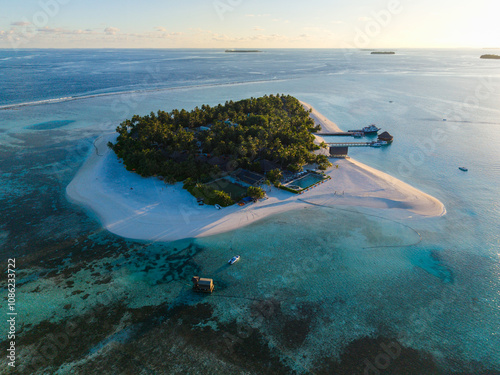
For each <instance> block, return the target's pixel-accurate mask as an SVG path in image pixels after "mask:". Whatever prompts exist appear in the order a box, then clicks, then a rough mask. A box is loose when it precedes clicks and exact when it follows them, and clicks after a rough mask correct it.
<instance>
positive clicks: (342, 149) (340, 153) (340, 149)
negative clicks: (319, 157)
mask: <svg viewBox="0 0 500 375" xmlns="http://www.w3.org/2000/svg"><path fill="white" fill-rule="evenodd" d="M348 152H349V147H346V146H332V147H330V157H332V158H344V159H345V158H347V154H348Z"/></svg>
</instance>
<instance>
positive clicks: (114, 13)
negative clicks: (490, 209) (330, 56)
mask: <svg viewBox="0 0 500 375" xmlns="http://www.w3.org/2000/svg"><path fill="white" fill-rule="evenodd" d="M494 4H495V3H494V2H493V0H475V1H470V0H467V1H465V0H419V1H414V0H350V1H347V0H342V1H340V0H309V1H308V2H305V1H295V0H289V1H285V0H267V1H264V0H183V1H170V0H143V1H138V0H135V1H132V0H22V1H15V0H2V5H1V13H0V48H462V47H472V48H484V47H500V41H499V36H500V22H498V20H497V18H498V17H497V12H496V11H495V10H494V8H493V5H494Z"/></svg>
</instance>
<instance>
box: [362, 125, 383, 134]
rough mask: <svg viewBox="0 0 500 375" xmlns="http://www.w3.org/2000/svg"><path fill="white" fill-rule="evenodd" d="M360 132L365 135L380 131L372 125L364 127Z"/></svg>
mask: <svg viewBox="0 0 500 375" xmlns="http://www.w3.org/2000/svg"><path fill="white" fill-rule="evenodd" d="M361 130H362V131H363V133H365V134H370V133H376V132H378V131H379V130H380V128H377V127H376V126H375V125H374V124H371V125H370V126H365V127H364V128H363V129H361Z"/></svg>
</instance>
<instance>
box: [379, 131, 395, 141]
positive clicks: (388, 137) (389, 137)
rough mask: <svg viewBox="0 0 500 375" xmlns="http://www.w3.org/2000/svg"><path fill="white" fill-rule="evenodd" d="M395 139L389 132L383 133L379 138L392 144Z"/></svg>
mask: <svg viewBox="0 0 500 375" xmlns="http://www.w3.org/2000/svg"><path fill="white" fill-rule="evenodd" d="M393 139H394V137H393V136H392V135H390V134H389V133H388V132H383V133H382V134H380V135H379V136H378V140H379V141H386V142H387V143H390V142H392V141H393Z"/></svg>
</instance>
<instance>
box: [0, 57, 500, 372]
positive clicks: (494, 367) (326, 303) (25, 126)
mask: <svg viewBox="0 0 500 375" xmlns="http://www.w3.org/2000/svg"><path fill="white" fill-rule="evenodd" d="M47 54H49V55H47ZM480 54H481V51H473V50H466V51H424V50H410V51H400V52H398V54H397V55H395V56H375V58H376V60H375V59H374V56H370V55H365V54H364V53H362V52H354V53H353V54H352V55H345V54H344V53H343V52H339V51H266V53H263V54H251V55H252V56H250V54H242V55H243V56H239V55H240V54H224V53H220V52H219V51H147V53H146V54H145V56H141V53H138V52H137V51H123V52H120V51H113V52H112V53H111V54H110V55H109V56H106V55H105V52H104V51H87V52H85V51H71V52H66V51H55V52H54V53H52V54H50V52H47V51H21V52H17V53H16V52H8V51H1V52H0V60H1V58H2V56H5V57H12V59H10V60H1V61H0V66H1V67H2V68H3V69H4V70H8V71H10V72H12V74H11V75H9V80H7V81H2V83H1V85H2V86H1V87H0V89H2V92H4V93H9V94H8V95H6V96H2V99H1V102H0V105H11V104H14V103H26V102H33V101H38V100H50V99H56V98H62V97H67V96H71V95H77V96H92V95H95V94H96V93H97V94H102V93H114V92H116V91H127V93H123V94H116V95H107V96H98V97H87V98H85V99H78V100H70V101H62V102H58V103H51V104H41V105H27V106H22V107H17V108H14V109H8V110H1V111H0V142H1V145H2V147H1V150H0V155H1V156H0V158H1V160H2V163H1V164H0V176H1V184H0V199H1V202H2V205H1V206H0V207H1V208H0V210H1V215H2V220H1V221H0V246H1V253H2V256H3V258H2V259H6V258H8V257H13V256H15V257H16V259H17V263H18V269H19V270H18V302H17V306H18V309H19V314H20V315H21V316H22V317H23V320H22V325H21V326H19V327H18V329H19V331H21V330H22V333H20V334H19V340H18V345H19V352H18V353H19V361H20V362H21V363H24V365H26V366H29V365H30V364H31V365H32V367H31V369H32V370H28V368H29V367H26V368H25V369H24V370H22V369H21V372H22V371H25V372H24V373H33V369H35V370H40V371H41V372H43V371H45V372H47V371H48V372H54V373H55V372H56V371H57V369H59V373H69V372H71V371H73V372H75V371H80V372H81V373H86V372H89V373H90V368H94V369H101V370H102V371H103V372H104V373H126V372H137V371H139V369H141V371H146V370H145V369H148V368H149V369H150V370H154V371H157V372H158V373H165V372H168V371H174V370H175V369H177V370H179V371H184V372H190V371H192V372H195V371H199V370H200V369H207V368H209V369H211V370H209V371H208V372H210V371H212V372H216V370H217V371H223V372H228V371H229V372H231V371H233V370H234V368H233V367H231V366H242V367H241V368H247V369H249V371H251V372H252V371H253V372H255V373H267V371H269V370H268V369H269V368H267V367H265V365H269V366H272V367H273V368H276V369H278V370H276V372H277V373H286V372H289V371H292V370H295V371H298V372H303V373H308V372H311V373H313V372H316V373H318V372H319V373H321V371H323V370H324V371H326V372H325V373H328V371H327V370H325V369H324V368H322V366H324V365H325V364H326V363H330V362H329V361H331V363H332V364H331V367H330V372H331V371H333V370H332V369H335V368H337V369H340V368H341V369H342V370H337V371H338V372H339V373H342V372H341V371H346V373H353V372H354V373H362V371H363V368H364V363H366V362H364V360H365V359H368V360H369V361H372V362H373V361H374V359H375V358H376V355H377V353H378V351H380V350H382V349H379V346H378V343H375V344H373V342H372V341H370V340H372V339H377V338H380V340H382V341H384V340H385V341H384V342H386V343H388V342H397V343H399V345H401V346H402V347H403V348H404V350H403V352H402V354H401V356H400V358H398V359H396V360H394V361H393V362H392V363H391V367H389V371H390V370H391V369H393V371H394V372H395V373H398V371H399V370H398V369H399V367H398V366H403V364H405V363H406V362H405V361H408V362H409V363H413V365H415V364H416V365H415V366H416V369H415V370H412V369H411V368H409V367H408V370H407V371H413V372H410V373H422V369H426V371H424V372H425V373H429V374H430V373H446V374H448V373H453V372H456V373H459V372H467V373H481V371H486V370H490V371H491V373H499V372H500V357H499V355H498V347H500V332H499V330H498V327H500V313H499V311H500V310H499V307H500V300H499V299H500V262H499V260H500V259H499V257H500V237H499V233H500V230H499V229H500V228H499V217H500V207H499V203H498V193H499V189H498V186H499V185H500V173H499V172H500V158H499V154H498V149H499V146H500V126H499V125H500V122H499V120H498V115H499V112H500V109H499V104H500V79H499V70H498V67H497V66H496V65H494V63H495V62H494V61H482V60H480V59H479V58H478V56H479V55H480ZM237 55H238V56H237ZM29 56H31V57H29ZM311 56H313V57H314V63H311ZM28 57H29V59H28ZM42 58H43V59H45V60H44V61H47V58H49V59H53V60H50V61H51V62H50V63H47V64H45V65H42V64H41V62H40V61H41V59H42ZM26 59H28V60H29V61H30V62H29V64H30V65H26V64H25V63H23V61H24V60H26ZM37 59H40V60H37ZM179 61H181V62H182V63H181V62H179ZM210 61H216V62H217V63H215V62H214V63H210ZM96 62H99V64H97V63H96ZM117 62H120V64H117ZM179 67H181V68H179ZM228 67H233V69H232V70H231V71H230V74H226V72H227V68H228ZM151 70H152V71H155V72H159V74H160V76H158V77H159V78H158V81H155V82H153V83H151V82H150V81H147V80H145V77H147V76H148V74H151V73H148V71H149V72H151ZM249 71H252V72H259V73H260V74H259V75H256V74H252V75H248V74H247V73H246V72H249ZM16 72H17V73H16ZM21 72H22V73H21ZM193 72H196V74H195V75H194V76H193V74H192V73H193ZM26 75H29V77H30V80H28V81H27V82H29V83H30V85H32V88H31V89H30V90H28V91H23V90H19V89H14V87H15V85H17V84H19V82H20V81H21V80H23V79H26ZM89 75H93V76H94V77H95V78H94V79H93V80H89V79H87V78H88V76H89ZM254 76H258V77H259V80H261V82H248V83H238V84H234V82H245V81H255V79H254V78H255V77H254ZM220 77H223V78H220ZM58 80H59V81H60V82H67V85H65V84H63V83H61V84H59V85H56V84H54V82H59V81H58ZM80 80H85V82H86V83H85V84H79V82H80ZM48 85H51V86H53V88H52V89H51V90H48V89H47V87H48ZM203 85H205V86H203ZM207 85H208V86H207ZM181 86H182V88H180V87H181ZM184 86H198V87H191V88H186V87H184ZM138 88H139V89H164V90H162V91H161V90H160V91H150V92H137V91H135V92H134V90H137V89H138ZM277 92H279V93H282V92H283V93H289V94H291V95H294V96H296V97H298V98H300V99H301V100H304V101H306V102H308V103H310V104H312V105H313V106H314V107H315V108H316V109H318V110H319V111H320V112H321V113H322V114H324V115H325V116H327V117H328V118H330V119H331V120H332V121H334V122H336V123H337V124H338V125H339V126H340V128H342V129H350V128H357V127H361V126H364V125H368V124H370V123H376V124H377V125H379V126H380V127H382V128H383V130H387V131H389V132H390V133H391V134H392V135H393V136H394V139H395V140H394V143H393V144H392V145H391V146H389V147H385V148H381V149H373V148H351V149H350V150H349V153H350V155H351V157H353V158H355V159H357V160H359V161H361V162H363V163H366V164H368V165H370V166H372V167H375V168H377V169H380V170H382V171H384V172H387V173H389V174H391V175H393V176H395V177H397V178H400V179H402V180H403V181H405V182H408V183H410V184H411V185H413V186H416V187H417V188H419V189H421V190H423V191H424V192H426V193H429V194H431V195H433V196H435V197H437V198H438V199H440V200H441V201H442V202H443V203H444V204H445V206H446V210H447V214H446V215H445V216H443V217H439V218H430V219H421V218H413V219H409V220H404V221H392V220H391V219H389V215H387V212H384V210H368V209H359V208H349V207H338V208H334V209H329V208H318V207H310V208H307V209H301V210H298V211H293V212H288V213H285V214H281V215H277V216H275V217H270V218H266V219H264V220H262V221H261V222H257V223H254V224H252V225H250V226H248V227H245V228H241V229H239V230H236V231H232V232H229V233H225V234H221V235H217V236H212V237H208V238H203V239H196V240H192V239H187V240H183V241H177V242H174V243H157V242H147V241H131V240H125V239H122V238H119V237H117V236H114V235H112V234H110V233H108V232H107V231H104V230H102V229H101V228H100V225H99V222H98V220H97V219H96V218H95V217H94V216H93V214H92V213H91V212H87V211H86V210H85V209H83V208H81V207H78V206H75V205H73V204H71V203H69V202H68V201H67V200H66V197H65V187H66V186H67V185H68V183H69V182H70V181H71V179H72V177H73V176H74V175H75V173H76V172H77V170H78V168H79V167H80V166H81V165H82V163H83V161H84V160H85V159H86V157H87V156H88V155H89V153H91V152H94V148H93V145H92V142H93V140H94V139H95V138H96V137H97V136H100V135H102V134H103V133H109V132H113V131H114V129H115V128H116V126H117V125H118V124H119V122H121V121H123V119H125V118H127V117H130V116H132V115H133V114H136V113H138V114H146V113H148V112H150V111H156V110H158V109H164V110H170V109H173V108H186V109H189V108H194V107H195V106H197V105H198V106H199V105H201V104H204V103H208V104H212V105H213V104H217V103H221V102H222V103H223V102H224V101H226V100H229V99H232V100H237V99H240V98H247V97H250V96H254V97H256V96H260V95H263V94H269V93H277ZM474 98H475V99H477V101H476V100H475V99H474ZM443 119H446V121H443ZM436 129H437V130H436ZM433 134H434V135H433ZM460 165H465V166H467V167H468V168H469V171H468V172H467V173H464V172H462V171H460V170H458V166H460ZM236 254H239V255H241V257H242V259H241V260H240V261H239V262H238V263H237V264H235V265H234V266H227V260H228V259H229V258H231V257H232V256H233V255H236ZM194 274H199V275H200V276H206V277H213V278H214V280H215V283H216V291H217V292H216V293H214V294H213V295H211V296H199V295H193V294H192V293H191V292H190V279H191V276H193V275H194ZM68 321H70V322H76V323H75V324H76V325H77V326H78V327H80V328H81V331H82V332H85V335H84V334H83V333H81V334H80V335H77V336H75V337H71V338H70V340H69V341H68V343H67V344H66V345H62V344H61V345H60V346H61V347H58V349H57V351H56V352H55V353H54V350H52V352H50V351H49V350H46V349H47V347H46V346H44V345H46V343H47V342H48V341H47V340H48V339H47V337H49V336H50V334H55V333H58V332H61V331H63V332H64V324H66V322H68ZM97 321H99V322H101V323H100V324H96V323H95V322H97ZM177 327H178V328H177ZM185 327H189V329H185ZM160 333H161V335H160ZM157 335H159V336H157ZM228 335H232V341H231V344H228V340H226V339H227V337H229V336H228ZM162 337H163V338H162ZM166 337H168V338H170V339H169V340H170V341H169V340H167V339H166ZM221 337H222V338H224V339H223V340H222V342H221V341H220V339H221ZM233 341H234V342H233ZM172 342H175V345H174V344H172ZM203 342H206V343H207V347H205V346H204V345H205V344H204V343H203ZM44 343H45V344H44ZM208 343H210V344H208ZM372 344H373V345H375V349H376V350H375V349H373V347H372V346H370V345H372ZM155 345H156V347H157V350H159V349H158V348H160V349H162V350H163V351H162V354H161V355H158V356H157V357H158V358H163V359H164V360H163V362H162V363H157V362H155V360H154V359H151V358H150V359H149V360H148V361H144V357H141V352H142V350H147V349H146V348H150V347H151V348H152V347H153V346H155ZM138 348H142V349H138ZM356 348H357V349H356ZM411 349H414V350H415V351H411ZM231 350H233V352H231ZM346 350H347V352H346ZM349 350H352V352H349ZM374 350H375V351H374ZM132 351H133V352H134V353H135V354H134V355H128V356H125V357H126V358H127V359H126V360H122V361H121V362H120V361H119V360H118V359H119V358H122V357H123V353H131V352H132ZM234 351H236V352H237V353H239V355H238V356H234V355H232V353H234ZM49 352H50V353H49ZM44 353H45V354H44ZM193 353H194V354H193ZM203 353H212V355H213V356H215V357H217V358H218V359H220V360H221V362H220V363H219V364H217V365H212V366H215V367H207V366H208V365H207V363H208V359H207V358H209V356H208V354H207V357H205V354H203ZM228 353H229V354H228ZM346 353H347V354H346ZM348 353H351V354H352V353H356V354H355V355H351V356H350V357H349V355H348ZM49 354H50V355H49ZM252 356H253V357H252ZM111 357H113V358H116V359H111ZM235 357H236V358H235ZM40 358H42V359H43V360H39V359H40ZM168 358H170V363H171V364H170V365H167V364H166V363H167V362H168V361H167V360H166V359H168ZM188 358H190V359H188ZM252 358H254V359H252ZM424 358H426V360H424ZM340 359H342V360H343V361H344V362H343V363H345V364H346V366H351V367H346V368H342V367H335V366H342V365H339V364H338V363H337V361H339V360H340ZM351 360H352V361H351ZM75 361H80V362H78V363H77V362H75ZM398 361H399V362H398ZM138 363H142V365H138ZM172 363H175V364H176V365H175V366H177V367H175V366H174V365H173V364H172ZM222 363H224V365H223V364H222ZM418 364H420V365H421V367H420V370H419V368H418ZM92 366H94V367H92ZM113 366H114V367H113ZM141 366H142V367H141ZM162 366H163V367H162ZM168 366H173V367H168ZM216 366H221V367H216ZM224 366H229V367H224ZM280 366H282V367H280ZM433 366H434V367H433ZM235 368H237V367H235ZM44 369H45V370H44ZM47 369H49V370H47ZM234 371H236V370H234ZM234 371H233V372H234ZM347 371H350V372H347ZM419 371H420V372H419ZM219 373H220V372H219ZM399 373H401V372H399Z"/></svg>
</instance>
